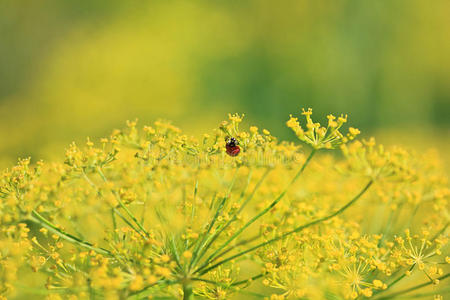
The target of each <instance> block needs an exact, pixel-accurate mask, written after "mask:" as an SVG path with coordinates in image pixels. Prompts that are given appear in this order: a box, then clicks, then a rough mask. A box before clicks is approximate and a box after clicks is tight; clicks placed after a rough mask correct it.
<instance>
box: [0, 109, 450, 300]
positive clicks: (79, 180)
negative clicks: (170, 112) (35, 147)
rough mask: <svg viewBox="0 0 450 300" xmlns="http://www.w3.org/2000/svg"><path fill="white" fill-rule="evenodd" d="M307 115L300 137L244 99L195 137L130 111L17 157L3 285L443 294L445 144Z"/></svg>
mask: <svg viewBox="0 0 450 300" xmlns="http://www.w3.org/2000/svg"><path fill="white" fill-rule="evenodd" d="M303 115H304V116H305V118H306V124H305V125H304V127H302V126H300V124H299V121H298V119H297V118H294V117H291V118H290V120H289V121H288V122H287V125H288V127H290V128H291V129H293V131H294V132H295V134H296V135H297V137H298V138H299V140H300V141H301V142H302V143H303V145H301V144H297V143H293V142H286V141H279V140H278V139H277V138H275V137H274V136H272V135H271V133H270V131H269V130H267V129H262V130H260V129H258V128H257V127H255V126H249V127H248V130H245V129H243V128H242V127H244V126H243V116H241V115H238V114H234V115H229V118H228V120H227V121H224V122H222V123H221V124H220V125H219V126H218V128H217V129H216V130H213V131H212V132H208V133H206V134H204V135H202V136H200V137H198V138H196V137H190V136H187V135H185V134H183V133H182V132H181V130H180V129H178V128H177V127H175V126H174V125H172V124H171V123H170V122H166V121H161V120H160V121H156V122H154V123H153V124H151V125H147V126H143V127H142V128H140V127H138V125H137V121H129V122H127V126H126V127H125V128H124V129H122V130H114V131H113V132H112V134H111V135H110V136H108V137H105V138H102V139H100V141H98V142H95V141H91V140H90V139H88V140H87V142H86V144H85V145H83V146H80V147H79V146H77V145H76V144H74V143H73V144H71V145H69V147H68V149H67V150H66V157H65V160H64V161H63V162H51V163H45V164H44V163H42V162H37V163H32V162H31V160H30V159H21V160H19V162H18V164H17V166H15V167H13V168H11V169H9V170H5V171H3V173H2V174H1V177H0V299H1V300H4V299H14V298H16V297H17V298H21V297H26V296H27V295H28V296H29V295H30V293H32V294H33V299H71V300H75V299H89V298H91V299H94V298H95V299H147V298H151V297H153V298H155V299H194V298H196V299H230V298H231V297H236V298H237V299H239V296H241V298H240V299H247V298H248V295H249V294H251V295H253V296H256V297H260V298H266V299H357V298H358V299H362V298H364V297H373V298H374V299H377V298H383V297H396V296H403V295H414V294H420V293H424V292H423V291H422V290H421V289H422V288H424V287H427V286H430V287H433V290H432V291H431V292H430V291H428V290H427V291H426V292H430V293H431V294H430V295H435V296H436V297H437V298H439V297H441V296H440V295H441V292H445V290H443V289H442V286H443V284H441V283H442V282H444V281H445V280H446V279H447V278H448V277H449V266H448V265H449V263H450V258H449V257H450V253H449V249H448V237H447V236H448V224H449V219H450V217H449V213H448V199H449V196H450V190H449V188H448V181H447V179H446V176H445V173H444V171H443V170H441V168H440V166H441V164H440V163H439V162H437V161H436V157H435V156H431V155H428V154H416V153H412V152H410V151H405V150H403V149H400V148H385V147H383V146H381V145H377V144H376V143H375V140H374V139H372V138H370V139H365V140H361V141H359V140H356V139H355V137H356V136H357V135H358V134H359V131H358V130H357V129H354V128H352V127H350V128H349V130H348V133H347V134H345V135H344V134H342V133H341V130H342V127H343V125H344V124H345V123H346V121H347V117H346V116H340V117H338V118H336V117H334V116H331V115H329V116H328V125H327V127H322V126H321V125H320V124H319V123H315V122H313V121H312V118H311V110H306V111H305V110H304V111H303ZM303 128H304V129H303ZM230 137H234V138H235V139H236V140H237V141H238V146H239V147H240V148H241V152H240V153H239V155H238V156H236V157H231V156H229V155H228V154H227V152H226V140H227V139H229V138H230ZM325 149H340V150H341V151H342V153H343V155H341V156H339V155H330V154H329V151H325ZM403 283H405V285H404V284H403Z"/></svg>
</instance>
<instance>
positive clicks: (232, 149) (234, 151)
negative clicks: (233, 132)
mask: <svg viewBox="0 0 450 300" xmlns="http://www.w3.org/2000/svg"><path fill="white" fill-rule="evenodd" d="M226 142H227V144H226V149H227V154H228V155H229V156H237V155H238V154H239V152H241V148H239V146H238V145H239V142H238V141H237V140H236V139H235V138H234V137H232V138H227V139H226Z"/></svg>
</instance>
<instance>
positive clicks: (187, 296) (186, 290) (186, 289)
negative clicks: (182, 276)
mask: <svg viewBox="0 0 450 300" xmlns="http://www.w3.org/2000/svg"><path fill="white" fill-rule="evenodd" d="M193 299H194V293H193V292H192V284H190V283H183V300H193Z"/></svg>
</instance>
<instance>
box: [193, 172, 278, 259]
mask: <svg viewBox="0 0 450 300" xmlns="http://www.w3.org/2000/svg"><path fill="white" fill-rule="evenodd" d="M269 172H270V169H267V170H266V172H264V174H263V176H262V177H261V178H260V179H259V181H258V183H257V184H256V185H255V187H254V189H253V191H252V193H251V194H250V195H249V196H248V197H247V199H245V201H244V203H243V204H242V206H241V207H240V208H239V210H238V211H237V212H236V213H235V214H234V215H233V216H232V217H231V218H230V220H229V221H228V222H227V223H225V225H223V226H222V227H221V228H220V229H219V230H217V231H216V232H215V233H214V235H213V236H212V238H211V239H210V240H209V242H208V243H207V245H203V247H202V249H209V246H210V245H211V244H212V243H214V241H215V240H216V239H217V238H218V237H219V236H220V234H221V233H222V232H223V231H224V230H225V229H227V228H228V226H230V225H231V223H232V222H234V221H235V220H237V216H238V215H239V214H240V213H241V212H242V210H243V209H244V208H245V206H246V205H247V204H248V203H249V202H250V200H251V199H252V198H253V196H254V195H255V193H256V191H257V190H258V189H259V187H260V186H261V184H262V182H263V181H264V179H265V178H266V177H267V175H268V174H269ZM208 232H209V231H208ZM205 253H206V251H202V253H201V254H200V255H199V256H198V257H197V258H196V259H195V261H194V260H193V264H195V263H197V261H199V260H200V259H201V258H202V257H203V255H204V254H205ZM219 255H220V254H219Z"/></svg>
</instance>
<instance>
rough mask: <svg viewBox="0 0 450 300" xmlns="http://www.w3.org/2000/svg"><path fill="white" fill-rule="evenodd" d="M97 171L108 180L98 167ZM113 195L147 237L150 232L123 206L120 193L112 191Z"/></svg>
mask: <svg viewBox="0 0 450 300" xmlns="http://www.w3.org/2000/svg"><path fill="white" fill-rule="evenodd" d="M97 170H98V173H99V174H100V177H101V178H102V179H103V181H104V182H108V179H107V178H106V176H105V174H103V172H102V170H101V169H100V168H98V169H97ZM112 193H113V194H114V196H115V197H116V200H117V202H119V205H120V207H121V208H123V210H125V212H126V213H127V215H128V216H129V217H130V218H131V219H132V220H133V221H134V223H136V225H137V226H138V227H139V229H140V230H141V231H142V232H143V233H144V234H145V235H146V237H149V236H150V234H149V233H148V232H147V230H145V228H144V226H142V224H141V222H139V221H138V219H137V218H136V217H135V216H134V215H133V213H132V212H131V211H130V210H129V209H128V208H127V207H126V206H125V204H124V203H123V202H122V200H121V199H120V195H119V194H118V193H117V191H112Z"/></svg>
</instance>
